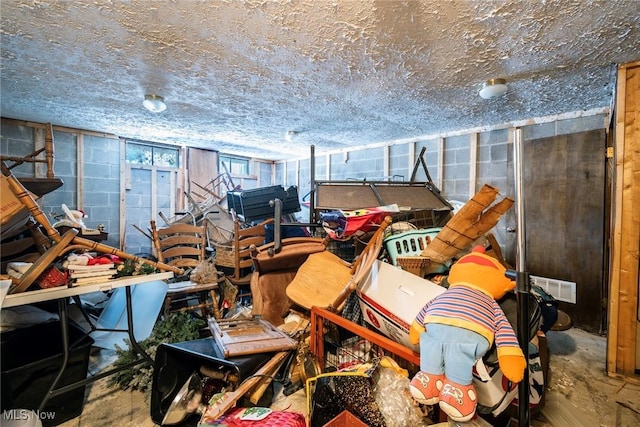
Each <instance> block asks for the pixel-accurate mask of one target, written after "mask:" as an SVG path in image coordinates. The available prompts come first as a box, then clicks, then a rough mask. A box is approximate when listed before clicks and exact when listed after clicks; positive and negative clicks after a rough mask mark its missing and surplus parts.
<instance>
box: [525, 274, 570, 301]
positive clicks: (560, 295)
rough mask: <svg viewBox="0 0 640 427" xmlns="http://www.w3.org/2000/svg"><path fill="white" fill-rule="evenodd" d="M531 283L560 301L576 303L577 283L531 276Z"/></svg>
mask: <svg viewBox="0 0 640 427" xmlns="http://www.w3.org/2000/svg"><path fill="white" fill-rule="evenodd" d="M529 277H530V278H531V281H532V282H533V283H534V284H535V285H538V286H540V287H541V288H542V289H544V290H545V291H546V292H547V293H549V294H550V295H552V296H553V297H554V298H555V299H557V300H558V301H564V302H570V303H572V304H575V303H576V283H575V282H567V281H565V280H558V279H549V278H547V277H540V276H529Z"/></svg>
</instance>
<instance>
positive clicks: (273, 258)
mask: <svg viewBox="0 0 640 427" xmlns="http://www.w3.org/2000/svg"><path fill="white" fill-rule="evenodd" d="M328 243H329V238H328V237H327V238H325V239H321V238H315V237H290V238H285V239H282V241H281V245H280V248H279V250H277V251H276V250H275V248H274V247H275V243H274V242H271V243H268V244H266V245H262V246H259V247H254V248H252V250H251V258H252V259H253V265H254V270H255V271H254V274H253V276H252V278H251V299H252V306H251V314H252V315H254V316H260V317H262V318H263V319H264V320H267V321H268V322H270V323H271V324H273V325H274V326H279V325H281V324H283V323H284V317H285V316H286V315H287V313H288V311H289V309H290V308H291V307H292V301H291V300H290V299H289V298H288V297H287V294H286V289H287V287H288V286H289V284H290V283H291V281H292V280H293V279H294V278H295V276H296V273H297V271H298V269H299V268H300V266H301V265H302V264H304V263H305V261H306V260H307V258H308V257H309V255H311V254H314V253H318V252H323V251H325V250H326V249H327V244H328Z"/></svg>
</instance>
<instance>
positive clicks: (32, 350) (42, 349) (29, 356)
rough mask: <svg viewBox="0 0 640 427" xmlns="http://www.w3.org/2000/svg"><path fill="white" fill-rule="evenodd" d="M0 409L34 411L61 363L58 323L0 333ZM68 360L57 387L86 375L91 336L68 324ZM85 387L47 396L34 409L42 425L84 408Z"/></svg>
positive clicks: (60, 339)
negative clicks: (0, 392)
mask: <svg viewBox="0 0 640 427" xmlns="http://www.w3.org/2000/svg"><path fill="white" fill-rule="evenodd" d="M0 337H1V338H0V340H1V343H0V351H1V353H2V354H1V359H0V367H1V368H0V369H1V372H2V373H1V381H2V385H1V389H2V396H1V399H0V400H1V405H0V406H1V408H0V409H1V410H2V411H6V410H10V409H32V410H34V411H37V410H38V408H39V406H40V403H41V402H42V399H43V398H44V396H45V395H46V394H47V392H48V391H49V387H51V384H52V383H53V381H54V380H55V378H56V375H57V374H58V371H59V369H60V367H61V366H62V362H63V354H62V352H63V348H62V336H61V332H60V322H58V321H56V322H48V323H42V324H39V325H35V326H30V327H28V328H23V329H16V330H14V331H9V332H5V333H3V334H1V335H0ZM69 343H70V345H71V348H70V353H69V361H68V364H67V368H66V369H65V371H64V373H63V375H62V377H61V379H60V381H59V383H58V385H57V388H60V387H61V386H65V385H69V384H71V383H73V382H76V381H81V380H84V379H85V378H86V377H87V370H88V366H89V352H90V350H91V345H92V344H93V339H92V338H91V337H89V336H88V335H86V334H85V332H84V331H82V330H81V329H80V328H79V327H78V326H76V325H75V324H73V323H70V324H69ZM84 395H85V387H84V386H81V387H77V388H74V389H72V390H69V391H67V392H65V393H63V394H60V395H58V396H55V397H52V398H50V399H49V401H48V402H47V404H46V405H45V407H44V408H43V409H42V410H41V411H39V412H37V413H38V416H39V418H40V419H41V421H42V424H43V425H44V426H54V425H58V424H61V423H63V422H64V421H67V420H70V419H72V418H75V417H77V416H78V415H80V414H81V413H82V408H83V407H84Z"/></svg>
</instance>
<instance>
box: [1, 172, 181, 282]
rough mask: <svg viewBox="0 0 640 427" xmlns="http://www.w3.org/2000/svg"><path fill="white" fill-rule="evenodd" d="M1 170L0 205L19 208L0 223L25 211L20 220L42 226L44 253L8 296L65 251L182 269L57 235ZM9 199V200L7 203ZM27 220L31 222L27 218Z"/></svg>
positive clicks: (9, 175)
mask: <svg viewBox="0 0 640 427" xmlns="http://www.w3.org/2000/svg"><path fill="white" fill-rule="evenodd" d="M0 166H1V169H2V175H3V177H2V181H3V184H2V185H3V192H2V199H3V205H4V203H5V201H7V202H8V203H9V204H11V205H16V206H20V208H19V209H17V210H13V211H12V212H11V213H10V214H4V213H3V214H2V217H1V218H0V223H2V224H9V223H13V220H14V219H15V218H22V217H24V213H25V211H26V212H27V213H28V215H26V217H24V221H31V219H32V220H33V221H35V222H36V223H38V224H39V226H40V227H42V228H43V229H44V231H45V233H46V240H47V242H46V244H45V245H44V246H46V247H47V249H46V251H45V252H44V253H42V254H41V255H40V257H39V258H38V259H37V260H36V261H35V262H34V263H33V264H32V265H31V267H29V269H28V270H27V271H26V272H25V273H24V274H22V276H21V277H20V278H19V279H17V278H12V279H11V280H12V285H13V287H12V289H11V290H10V293H17V292H24V291H26V290H27V288H29V286H31V284H33V282H34V281H35V280H36V279H37V278H38V277H39V276H40V274H42V273H43V272H44V271H45V270H46V269H47V268H48V267H49V266H50V265H51V264H52V263H53V262H54V261H56V259H58V258H59V257H61V256H62V255H64V254H65V253H67V252H70V251H75V250H80V251H94V252H98V253H102V254H111V255H116V256H118V257H120V258H123V259H129V260H132V261H134V262H140V263H144V264H149V265H151V266H153V267H154V268H158V269H161V270H165V271H171V272H174V273H176V274H183V273H184V270H182V269H181V268H179V267H175V266H170V265H167V264H165V263H162V262H155V261H152V260H148V259H144V258H139V257H137V256H135V255H131V254H129V253H127V252H124V251H121V250H119V249H117V248H114V247H112V246H108V245H105V244H102V243H98V242H94V241H92V240H89V239H85V238H83V237H78V236H77V234H78V230H76V229H75V228H71V229H69V230H68V231H66V232H65V233H64V234H63V235H60V233H59V232H58V230H56V229H55V228H53V226H52V225H51V223H50V222H49V219H48V218H47V216H46V215H45V214H44V212H43V211H42V209H41V208H40V206H39V205H38V204H37V203H36V201H35V199H34V198H33V195H32V194H31V193H30V192H29V191H27V190H26V189H25V187H24V186H23V185H22V183H21V182H20V181H19V180H18V179H17V178H16V177H15V176H14V175H13V173H12V172H11V170H10V169H9V168H8V167H7V165H6V164H5V162H4V161H0ZM9 199H10V200H9ZM30 218H31V219H30Z"/></svg>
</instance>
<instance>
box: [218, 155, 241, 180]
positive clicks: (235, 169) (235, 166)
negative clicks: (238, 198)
mask: <svg viewBox="0 0 640 427" xmlns="http://www.w3.org/2000/svg"><path fill="white" fill-rule="evenodd" d="M218 162H219V168H220V170H222V171H224V170H225V168H226V171H227V172H229V174H230V175H232V176H241V175H249V159H248V158H246V157H234V156H228V155H225V154H220V155H219V156H218Z"/></svg>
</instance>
